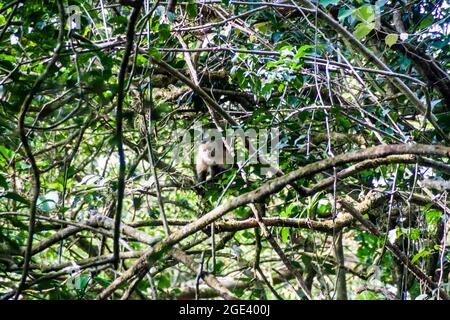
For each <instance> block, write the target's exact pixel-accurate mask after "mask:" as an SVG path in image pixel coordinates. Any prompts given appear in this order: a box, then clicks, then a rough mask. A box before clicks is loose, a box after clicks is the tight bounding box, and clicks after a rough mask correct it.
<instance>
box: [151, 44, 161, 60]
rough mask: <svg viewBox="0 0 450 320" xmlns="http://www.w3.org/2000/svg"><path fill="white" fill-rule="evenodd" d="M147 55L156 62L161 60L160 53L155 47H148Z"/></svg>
mask: <svg viewBox="0 0 450 320" xmlns="http://www.w3.org/2000/svg"><path fill="white" fill-rule="evenodd" d="M148 54H149V55H151V56H152V57H153V58H155V59H156V60H161V53H160V52H159V51H158V50H157V49H156V48H155V47H150V48H149V49H148Z"/></svg>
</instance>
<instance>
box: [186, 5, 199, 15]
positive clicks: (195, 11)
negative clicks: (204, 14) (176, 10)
mask: <svg viewBox="0 0 450 320" xmlns="http://www.w3.org/2000/svg"><path fill="white" fill-rule="evenodd" d="M186 11H187V13H188V16H189V18H195V17H196V16H197V15H198V8H197V4H195V3H188V4H187V6H186Z"/></svg>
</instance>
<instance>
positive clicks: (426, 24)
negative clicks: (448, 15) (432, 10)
mask: <svg viewBox="0 0 450 320" xmlns="http://www.w3.org/2000/svg"><path fill="white" fill-rule="evenodd" d="M433 23H434V17H433V16H432V15H431V14H430V15H428V16H427V17H426V18H424V19H423V20H422V22H420V24H419V27H418V28H417V29H418V30H423V29H426V28H428V27H430V26H432V25H433Z"/></svg>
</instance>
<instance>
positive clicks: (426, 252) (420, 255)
mask: <svg viewBox="0 0 450 320" xmlns="http://www.w3.org/2000/svg"><path fill="white" fill-rule="evenodd" d="M431 253H433V249H430V248H425V249H423V250H421V251H420V252H419V253H417V254H416V255H415V256H414V257H413V258H412V259H411V263H415V262H417V260H419V259H420V258H423V257H426V256H428V255H430V254H431Z"/></svg>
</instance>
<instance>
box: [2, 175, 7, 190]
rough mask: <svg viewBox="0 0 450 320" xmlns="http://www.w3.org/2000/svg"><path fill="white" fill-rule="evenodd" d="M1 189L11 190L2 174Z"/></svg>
mask: <svg viewBox="0 0 450 320" xmlns="http://www.w3.org/2000/svg"><path fill="white" fill-rule="evenodd" d="M0 187H3V189H5V190H8V189H9V185H8V181H6V178H5V177H4V176H3V175H2V174H0Z"/></svg>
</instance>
